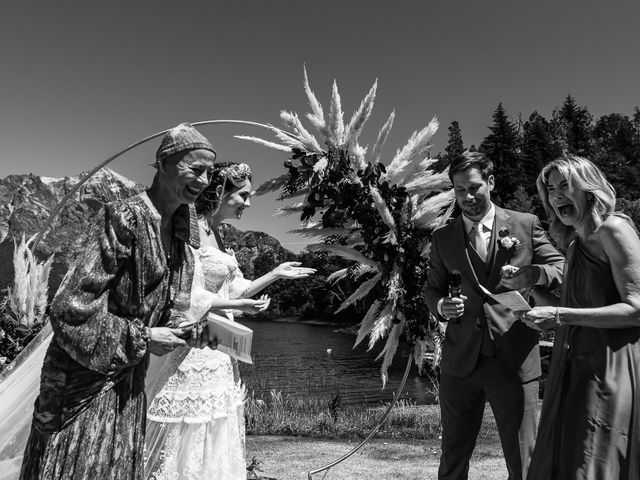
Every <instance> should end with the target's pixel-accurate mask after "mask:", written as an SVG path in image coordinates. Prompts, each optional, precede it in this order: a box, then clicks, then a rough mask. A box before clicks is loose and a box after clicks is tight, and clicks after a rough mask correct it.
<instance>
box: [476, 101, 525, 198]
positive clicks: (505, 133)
mask: <svg viewBox="0 0 640 480" xmlns="http://www.w3.org/2000/svg"><path fill="white" fill-rule="evenodd" d="M489 130H490V133H489V135H487V136H486V137H485V139H484V140H483V142H482V143H481V144H480V151H481V152H483V153H484V154H485V155H486V156H487V157H489V158H490V159H491V161H492V162H493V165H494V175H495V176H496V178H497V179H509V181H508V182H501V183H500V184H499V188H498V189H496V191H495V199H496V201H497V202H498V203H501V204H505V203H506V202H507V201H508V200H509V199H511V198H512V197H513V195H514V193H515V190H516V187H517V186H518V185H523V184H524V170H523V168H522V157H521V156H520V155H519V152H518V149H519V138H518V132H517V129H516V126H515V125H514V124H513V122H511V121H510V120H509V118H508V117H507V113H506V111H505V109H504V107H503V106H502V103H500V104H498V107H497V108H496V109H495V111H494V112H493V124H492V125H491V126H490V127H489Z"/></svg>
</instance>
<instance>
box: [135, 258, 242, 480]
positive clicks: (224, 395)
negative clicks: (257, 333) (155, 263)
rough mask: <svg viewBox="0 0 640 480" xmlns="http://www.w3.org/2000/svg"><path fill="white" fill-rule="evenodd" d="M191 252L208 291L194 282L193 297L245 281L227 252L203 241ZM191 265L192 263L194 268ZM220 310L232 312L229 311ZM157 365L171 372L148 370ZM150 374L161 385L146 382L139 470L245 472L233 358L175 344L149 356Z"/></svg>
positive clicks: (225, 475)
mask: <svg viewBox="0 0 640 480" xmlns="http://www.w3.org/2000/svg"><path fill="white" fill-rule="evenodd" d="M196 254H197V255H198V257H199V259H200V265H201V273H200V274H201V275H203V278H204V288H205V289H206V290H207V292H202V291H200V292H199V293H198V289H197V288H194V290H193V294H192V295H193V298H192V303H193V302H197V301H198V297H199V296H201V295H202V296H203V297H204V296H206V295H207V294H208V295H210V294H211V292H214V293H216V295H218V296H219V297H220V298H225V299H228V298H237V297H240V296H241V294H242V292H243V291H244V290H245V289H246V288H247V287H248V286H249V285H250V283H251V282H250V281H249V280H246V279H244V277H243V276H242V273H241V271H240V269H239V268H238V262H237V261H236V259H235V257H234V256H233V254H231V253H226V252H222V251H220V250H219V249H217V248H215V247H210V246H202V247H201V248H200V250H199V251H197V252H196ZM198 270H199V268H198V265H196V276H198V275H199V272H198ZM194 281H196V279H194ZM226 313H227V315H228V316H229V317H230V318H231V319H233V314H232V312H230V311H228V312H226ZM185 354H186V356H185ZM154 362H155V363H156V365H154ZM177 364H179V366H177V370H176V365H177ZM158 370H160V371H161V372H171V375H170V376H169V377H168V379H166V380H165V378H166V375H163V374H162V373H160V374H156V373H152V372H156V371H158ZM150 376H151V377H153V378H156V379H157V383H158V385H162V388H161V389H158V388H155V389H154V388H153V386H150V385H149V384H148V386H147V393H148V396H149V409H148V414H147V434H146V450H145V458H146V462H145V464H146V467H145V477H146V478H147V479H148V480H168V479H171V480H204V479H207V480H212V479H224V480H245V479H246V478H247V472H246V464H245V457H244V443H245V428H244V409H243V401H244V388H243V387H242V385H241V383H240V381H239V377H238V368H237V363H236V362H235V361H234V360H232V359H231V358H230V357H229V356H228V355H226V354H224V353H221V352H218V351H216V350H211V349H209V348H203V349H197V348H194V349H191V350H188V349H180V350H176V351H174V352H173V353H172V354H171V355H168V356H167V357H166V358H163V359H157V358H154V359H152V365H151V367H150ZM157 390H159V391H157Z"/></svg>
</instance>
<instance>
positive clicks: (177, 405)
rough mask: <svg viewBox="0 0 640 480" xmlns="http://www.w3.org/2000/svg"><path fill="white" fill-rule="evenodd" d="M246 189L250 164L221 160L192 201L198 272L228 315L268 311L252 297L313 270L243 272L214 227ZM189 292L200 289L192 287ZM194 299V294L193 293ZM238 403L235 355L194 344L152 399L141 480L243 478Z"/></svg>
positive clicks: (244, 203)
mask: <svg viewBox="0 0 640 480" xmlns="http://www.w3.org/2000/svg"><path fill="white" fill-rule="evenodd" d="M251 193H252V191H251V171H250V169H249V167H248V165H246V164H229V163H226V164H225V163H221V164H217V165H216V166H215V171H214V174H213V177H212V180H211V184H210V185H209V187H208V188H207V189H206V190H205V191H204V192H203V193H202V195H201V196H200V197H199V199H198V200H197V202H196V209H197V211H198V213H199V214H200V215H201V217H202V218H201V220H200V235H201V247H200V249H199V251H198V252H196V256H197V257H198V258H199V265H196V268H195V269H196V277H198V270H199V269H200V268H201V272H202V279H203V286H204V289H206V290H207V292H209V293H210V292H214V293H215V294H216V296H217V297H218V302H217V303H216V302H213V303H210V305H214V308H215V309H216V310H222V311H223V312H224V313H225V314H226V315H227V316H228V317H229V318H230V319H231V320H233V311H234V310H235V311H238V310H240V311H244V312H248V313H256V312H258V311H262V310H264V309H266V308H267V307H268V305H269V299H268V298H266V297H264V296H263V297H261V298H260V299H259V300H249V297H251V296H253V295H255V294H256V293H258V292H259V291H260V290H262V289H263V288H265V287H266V286H268V285H270V284H271V283H273V282H274V281H276V280H278V279H280V278H288V279H294V278H303V277H306V276H307V275H309V274H311V273H313V272H314V270H313V269H310V268H302V267H300V266H299V265H300V264H299V263H298V262H287V263H283V264H281V265H279V266H278V267H276V268H275V269H274V270H272V271H271V272H269V273H268V274H266V275H264V276H263V277H261V278H259V279H257V280H254V281H250V280H247V279H245V278H244V277H243V275H242V272H241V271H240V269H239V267H238V262H237V261H236V259H235V256H234V255H233V252H231V251H227V250H226V249H225V247H224V245H223V243H222V240H221V238H220V236H219V234H218V232H217V228H218V226H219V225H220V223H221V222H222V221H223V220H225V219H231V218H236V219H239V218H240V217H241V216H242V212H243V211H244V209H245V208H247V207H249V206H250V200H249V198H250V196H251ZM196 281H197V280H196V279H195V278H194V282H196ZM193 296H194V297H200V296H205V294H204V292H201V294H198V293H197V292H196V290H194V292H193ZM194 301H197V299H195V300H194V299H193V298H192V302H194ZM181 358H182V357H181V356H180V354H179V353H178V354H176V356H174V359H175V360H176V361H180V360H181ZM169 369H170V367H169ZM243 400H244V389H243V386H242V385H241V383H240V379H239V376H238V367H237V363H236V361H235V360H233V359H231V358H230V357H229V356H228V355H226V354H224V353H222V352H219V351H216V350H211V349H208V348H205V349H201V350H200V349H191V350H190V351H189V352H188V354H187V355H186V357H184V360H182V362H181V363H180V365H179V367H178V368H177V370H176V371H175V373H173V374H172V375H171V376H170V377H169V379H168V380H167V381H166V383H164V386H163V387H162V389H161V390H160V391H159V392H158V393H157V394H156V395H155V396H154V398H153V400H152V401H151V402H150V405H149V410H148V414H147V438H146V447H147V449H146V459H147V460H146V478H148V479H154V480H163V479H172V480H173V479H184V480H200V479H218V478H219V479H225V480H236V479H242V480H245V479H246V476H247V472H246V465H245V458H244V439H245V434H244V413H243Z"/></svg>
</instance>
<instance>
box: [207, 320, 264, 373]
mask: <svg viewBox="0 0 640 480" xmlns="http://www.w3.org/2000/svg"><path fill="white" fill-rule="evenodd" d="M207 325H208V326H209V340H213V339H214V338H215V339H217V340H218V350H220V351H221V352H222V353H226V354H227V355H229V356H230V357H232V358H235V359H236V360H239V361H241V362H245V363H250V364H253V360H252V359H251V344H252V342H253V330H251V329H250V328H248V327H245V326H244V325H242V324H240V323H236V322H232V321H231V320H229V319H228V318H226V317H223V316H221V315H217V314H215V313H212V312H209V314H208V316H207Z"/></svg>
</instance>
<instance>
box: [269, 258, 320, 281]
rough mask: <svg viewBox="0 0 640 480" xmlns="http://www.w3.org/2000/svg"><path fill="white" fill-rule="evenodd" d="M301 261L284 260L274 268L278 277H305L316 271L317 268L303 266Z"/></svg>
mask: <svg viewBox="0 0 640 480" xmlns="http://www.w3.org/2000/svg"><path fill="white" fill-rule="evenodd" d="M300 265H302V264H301V263H300V262H284V263H281V264H280V265H278V266H277V267H276V268H274V269H273V270H272V272H273V273H274V274H275V275H276V276H277V277H278V278H287V279H295V278H304V277H308V276H309V275H311V274H312V273H316V269H315V268H308V267H301V266H300Z"/></svg>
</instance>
